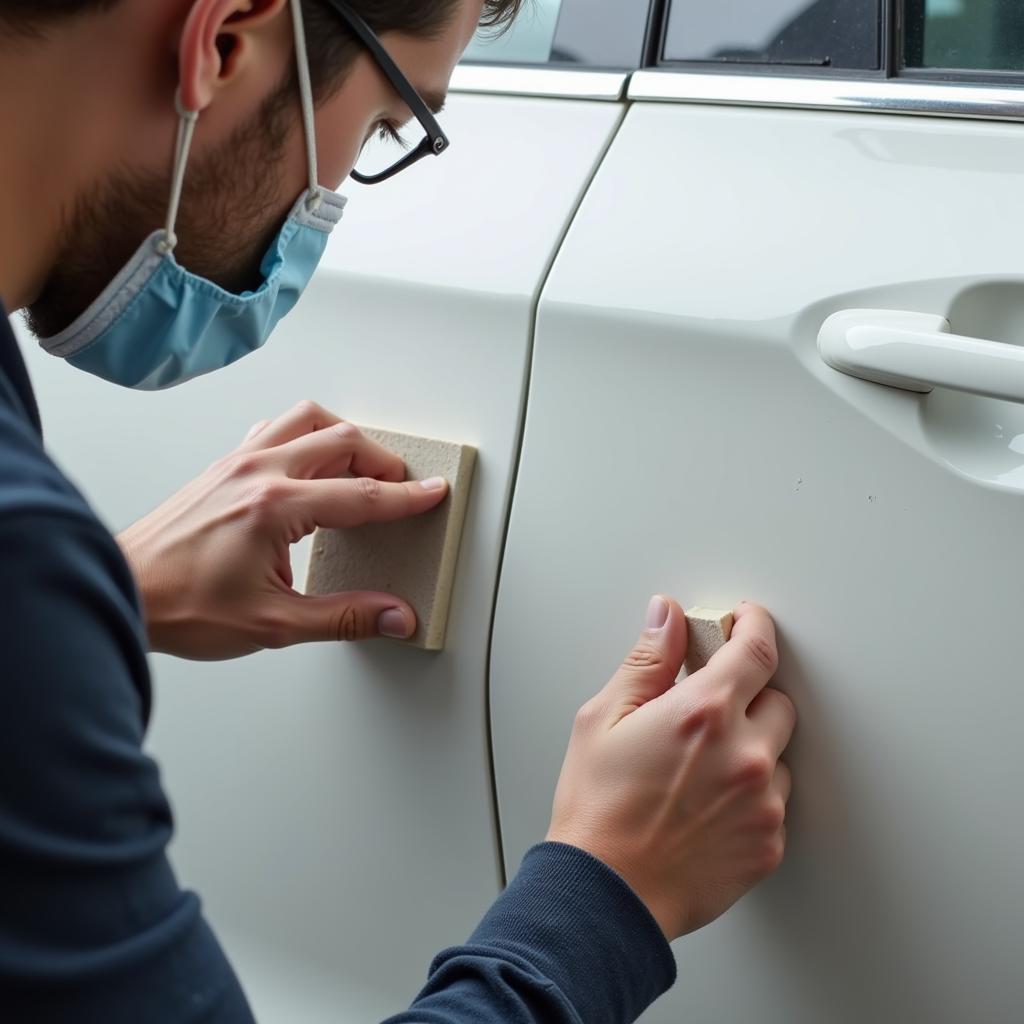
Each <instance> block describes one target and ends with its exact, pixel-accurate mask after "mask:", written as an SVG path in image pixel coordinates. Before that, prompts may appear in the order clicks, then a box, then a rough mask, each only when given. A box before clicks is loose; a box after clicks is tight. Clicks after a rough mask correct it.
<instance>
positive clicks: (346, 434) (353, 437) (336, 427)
mask: <svg viewBox="0 0 1024 1024" xmlns="http://www.w3.org/2000/svg"><path fill="white" fill-rule="evenodd" d="M331 433H332V434H333V435H334V436H335V437H336V438H337V439H338V440H339V441H345V442H348V443H351V444H354V443H355V442H356V441H357V440H359V439H360V438H361V437H362V436H363V432H362V431H361V430H360V429H359V428H358V427H357V426H356V425H355V424H354V423H348V422H346V421H344V420H342V422H341V423H334V424H332V425H331Z"/></svg>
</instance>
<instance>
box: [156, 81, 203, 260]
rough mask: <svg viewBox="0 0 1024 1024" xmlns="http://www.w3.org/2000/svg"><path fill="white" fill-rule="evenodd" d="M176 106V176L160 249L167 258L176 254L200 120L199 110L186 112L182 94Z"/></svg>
mask: <svg viewBox="0 0 1024 1024" xmlns="http://www.w3.org/2000/svg"><path fill="white" fill-rule="evenodd" d="M174 106H175V109H176V110H177V111H178V138H177V141H176V142H175V145H174V174H173V177H172V179H171V202H170V204H169V205H168V207H167V224H166V226H165V227H164V237H163V241H161V242H160V245H159V249H160V251H161V252H162V253H163V254H164V255H165V256H166V255H168V254H169V253H172V252H174V249H175V246H177V244H178V236H177V235H176V234H175V233H174V228H175V226H176V225H177V223H178V210H179V209H180V207H181V194H182V191H183V190H184V188H185V169H186V167H188V155H189V152H190V151H191V149H192V136H193V134H194V133H195V129H196V122H197V121H198V120H199V111H198V110H186V109H185V107H184V105H183V104H182V102H181V93H178V94H176V95H175V97H174Z"/></svg>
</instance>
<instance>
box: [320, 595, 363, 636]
mask: <svg viewBox="0 0 1024 1024" xmlns="http://www.w3.org/2000/svg"><path fill="white" fill-rule="evenodd" d="M329 633H330V638H331V639H332V640H338V641H352V640H360V639H362V638H363V637H364V636H366V635H367V620H366V615H365V614H364V613H363V611H362V609H361V608H358V607H357V606H356V605H354V604H348V605H344V606H343V607H342V608H339V609H338V610H337V611H336V612H335V613H334V614H333V615H332V616H331V623H330V627H329Z"/></svg>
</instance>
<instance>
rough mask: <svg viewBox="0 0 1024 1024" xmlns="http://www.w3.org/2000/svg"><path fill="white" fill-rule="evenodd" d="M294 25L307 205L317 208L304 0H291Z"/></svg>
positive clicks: (313, 122) (317, 173)
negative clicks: (303, 16)
mask: <svg viewBox="0 0 1024 1024" xmlns="http://www.w3.org/2000/svg"><path fill="white" fill-rule="evenodd" d="M291 4H292V27H293V30H294V32H295V63H296V66H297V69H298V74H299V96H300V98H301V100H302V128H303V131H304V132H305V133H306V160H307V162H308V165H309V197H308V198H307V200H306V205H307V206H308V207H309V208H310V209H311V210H315V209H316V208H317V207H318V206H319V205H320V174H319V171H318V168H317V158H316V121H315V120H314V114H315V107H314V104H313V84H312V82H311V81H310V76H309V55H308V53H307V52H306V26H305V23H304V21H303V18H302V0H291Z"/></svg>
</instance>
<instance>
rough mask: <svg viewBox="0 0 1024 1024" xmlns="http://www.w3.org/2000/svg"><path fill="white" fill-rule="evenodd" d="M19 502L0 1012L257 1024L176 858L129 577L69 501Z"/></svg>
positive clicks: (1, 738) (39, 1023)
mask: <svg viewBox="0 0 1024 1024" xmlns="http://www.w3.org/2000/svg"><path fill="white" fill-rule="evenodd" d="M5 494H6V496H7V499H8V505H9V506H10V504H12V503H13V502H12V501H11V499H12V497H14V496H16V495H17V491H16V490H15V488H13V487H9V488H7V490H6V491H5ZM17 504H18V505H19V506H20V508H21V509H22V513H23V514H20V515H17V516H12V515H0V565H2V566H3V580H2V590H0V652H2V668H0V779H2V780H3V785H2V791H0V907H2V908H3V910H2V912H0V1006H2V1007H3V1011H2V1014H0V1015H2V1016H3V1017H4V1018H5V1019H6V1020H10V1021H32V1022H33V1024H72V1022H73V1024H100V1022H102V1024H139V1022H141V1021H145V1022H147V1024H171V1022H173V1024H198V1022H200V1021H202V1022H204V1024H212V1022H214V1021H215V1022H216V1024H251V1021H252V1016H251V1014H250V1013H249V1010H248V1007H247V1005H246V1002H245V998H244V996H243V995H242V993H241V990H240V988H239V986H238V983H237V981H236V980H235V976H234V973H233V972H232V970H231V967H230V966H229V964H228V962H227V960H226V959H225V957H224V955H223V953H222V952H221V950H220V948H219V946H218V944H217V941H216V939H215V938H214V936H213V934H212V932H211V931H210V929H209V928H208V927H207V925H206V923H205V922H204V920H203V917H202V914H201V911H200V906H199V901H198V899H197V898H196V897H195V896H194V895H192V894H191V893H187V892H184V891H183V890H182V889H181V888H179V886H178V883H177V881H176V879H175V877H174V874H173V872H172V870H171V867H170V864H169V863H168V860H167V856H166V846H167V843H168V842H169V840H170V838H171V832H172V823H171V812H170V808H169V806H168V803H167V800H166V798H165V796H164V792H163V788H162V786H161V782H160V778H159V773H158V771H157V768H156V765H155V764H154V763H153V761H152V760H151V759H150V758H149V757H147V756H146V754H145V753H144V752H143V749H142V744H143V736H144V729H145V720H146V716H147V713H148V701H149V678H148V670H147V667H146V658H145V652H144V643H143V642H144V637H143V635H142V626H141V621H140V618H139V613H138V609H137V604H136V598H135V592H134V585H133V583H132V581H131V577H130V574H129V572H128V568H127V566H126V565H124V563H123V560H122V559H121V558H120V552H119V551H118V550H117V547H116V545H115V544H114V541H113V540H112V538H111V537H110V536H109V534H107V533H106V532H105V531H104V530H103V529H102V527H101V526H100V524H99V523H98V522H96V521H95V520H94V519H91V518H90V517H89V516H88V515H87V513H86V512H85V511H84V510H82V509H81V508H79V507H77V505H76V502H75V501H74V499H73V497H71V496H70V495H68V494H62V493H61V492H60V491H59V490H58V489H56V488H53V489H50V490H49V491H47V490H45V489H43V488H41V487H36V488H29V489H26V490H24V492H23V493H22V495H21V500H20V501H18V502H17ZM29 511H31V514H30V515H29V514H28V513H29Z"/></svg>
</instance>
